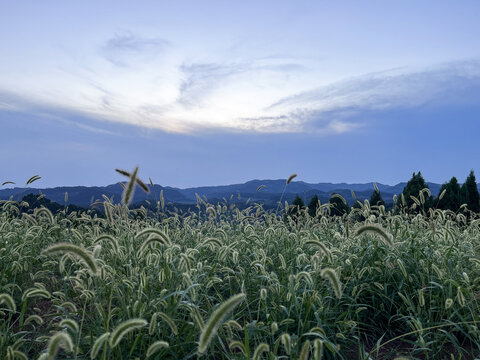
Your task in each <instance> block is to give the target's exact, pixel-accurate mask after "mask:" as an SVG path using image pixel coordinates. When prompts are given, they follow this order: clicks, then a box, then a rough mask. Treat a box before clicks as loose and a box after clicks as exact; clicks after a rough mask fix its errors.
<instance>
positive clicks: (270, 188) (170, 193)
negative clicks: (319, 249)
mask: <svg viewBox="0 0 480 360" xmlns="http://www.w3.org/2000/svg"><path fill="white" fill-rule="evenodd" d="M261 185H264V187H263V188H262V189H261V190H259V191H257V189H258V188H259V187H260V186H261ZM405 185H406V183H404V182H403V183H399V184H396V185H385V184H379V183H377V186H378V188H379V189H380V192H381V193H382V197H383V199H384V200H385V202H386V203H387V204H388V203H392V202H393V196H394V195H395V194H397V195H398V194H400V193H401V192H402V190H403V188H404V187H405ZM428 186H429V187H430V190H431V192H432V195H435V196H436V195H438V193H439V191H440V188H441V184H435V183H428ZM284 187H285V180H251V181H248V182H246V183H243V184H233V185H219V186H202V187H194V188H187V189H179V188H173V187H169V186H165V187H164V186H161V185H154V186H153V188H151V193H150V194H146V193H145V192H143V191H142V190H140V189H138V188H137V190H136V191H135V196H134V199H133V202H134V203H140V202H142V201H145V200H149V201H157V200H159V199H160V192H161V191H162V190H163V196H164V198H165V201H166V202H167V203H168V202H171V203H174V204H195V203H196V196H195V194H198V195H199V196H201V197H204V196H205V197H206V198H207V199H208V201H210V202H217V201H222V200H223V199H227V200H230V199H232V200H234V199H235V200H236V201H238V199H239V197H240V199H241V200H242V201H246V200H247V199H250V200H251V201H252V202H261V203H264V204H265V205H267V206H268V205H270V206H273V205H275V204H276V203H277V201H279V200H280V197H281V194H282V192H283V189H284ZM373 189H374V186H373V182H371V183H366V184H346V183H337V184H335V183H318V184H310V183H306V182H303V181H292V182H291V183H290V184H289V185H288V186H287V188H286V190H285V194H284V196H283V199H284V200H287V201H289V202H291V201H292V200H293V198H294V197H295V195H297V194H298V195H299V196H301V197H302V198H303V199H304V200H305V202H308V201H309V200H310V199H311V198H312V196H313V195H315V194H317V195H318V197H319V199H320V201H322V202H326V201H328V199H329V198H330V196H331V195H332V193H338V194H340V195H342V196H343V197H344V198H345V199H346V200H347V201H348V202H349V203H350V204H352V203H353V202H354V199H353V197H352V193H351V192H352V190H353V191H354V192H355V195H356V197H357V199H359V200H363V199H368V198H370V195H371V194H372V192H373ZM479 189H480V186H479ZM40 192H41V193H42V194H44V195H45V196H46V197H47V198H48V199H50V200H52V201H54V202H57V203H59V204H61V205H66V204H65V193H66V192H67V193H68V202H67V204H73V205H77V206H81V207H88V206H90V204H91V203H92V202H94V201H95V200H98V199H102V195H106V196H108V197H109V198H113V201H114V202H115V203H117V202H119V201H120V200H121V198H122V192H123V188H122V186H121V185H120V184H113V185H107V186H62V187H55V188H46V189H39V188H19V187H15V188H10V189H3V190H0V200H7V199H10V198H11V197H12V198H13V199H14V200H21V199H22V198H23V197H24V196H25V195H27V194H30V193H34V194H39V193H40Z"/></svg>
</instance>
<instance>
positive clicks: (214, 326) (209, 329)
mask: <svg viewBox="0 0 480 360" xmlns="http://www.w3.org/2000/svg"><path fill="white" fill-rule="evenodd" d="M244 299H245V294H237V295H234V296H232V297H231V298H229V299H228V300H226V301H224V302H223V303H222V304H220V306H219V307H218V308H217V310H215V311H214V312H213V313H212V315H211V316H210V318H209V319H208V321H207V324H206V325H205V328H204V329H203V330H202V333H201V334H200V339H199V341H198V353H199V354H203V353H205V351H206V350H207V347H208V345H210V342H211V341H212V339H213V337H214V336H215V334H216V333H217V330H218V328H219V327H220V325H221V323H222V321H223V319H224V318H225V317H226V316H227V315H228V314H229V313H230V312H231V311H233V309H234V308H235V307H236V306H237V305H238V304H240V303H241V302H242V301H243V300H244Z"/></svg>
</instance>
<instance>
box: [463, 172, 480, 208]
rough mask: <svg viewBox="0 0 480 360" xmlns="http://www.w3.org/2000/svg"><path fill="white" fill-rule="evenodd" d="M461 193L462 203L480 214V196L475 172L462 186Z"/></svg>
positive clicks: (471, 173)
mask: <svg viewBox="0 0 480 360" xmlns="http://www.w3.org/2000/svg"><path fill="white" fill-rule="evenodd" d="M460 191H461V195H462V198H461V203H462V204H463V203H465V204H467V207H468V209H469V210H471V211H473V212H476V213H479V212H480V195H479V193H478V187H477V180H476V179H475V174H474V172H473V170H471V171H470V174H469V175H468V177H467V180H465V182H464V183H463V185H462V188H461V189H460Z"/></svg>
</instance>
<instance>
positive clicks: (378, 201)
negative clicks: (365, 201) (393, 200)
mask: <svg viewBox="0 0 480 360" xmlns="http://www.w3.org/2000/svg"><path fill="white" fill-rule="evenodd" d="M370 205H372V206H373V205H377V206H379V205H383V206H385V201H383V198H382V194H380V191H377V190H373V193H372V196H370Z"/></svg>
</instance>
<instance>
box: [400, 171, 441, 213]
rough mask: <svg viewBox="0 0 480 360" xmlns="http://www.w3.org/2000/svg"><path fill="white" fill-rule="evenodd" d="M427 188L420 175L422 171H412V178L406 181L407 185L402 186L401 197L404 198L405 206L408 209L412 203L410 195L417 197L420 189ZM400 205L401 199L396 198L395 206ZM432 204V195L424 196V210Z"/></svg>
mask: <svg viewBox="0 0 480 360" xmlns="http://www.w3.org/2000/svg"><path fill="white" fill-rule="evenodd" d="M425 188H427V189H428V185H427V183H426V182H425V179H424V178H423V176H422V173H421V172H420V171H419V172H418V174H415V173H413V176H412V178H411V179H410V180H409V181H408V183H407V185H406V186H405V187H404V188H403V191H402V194H403V197H404V198H405V203H406V208H407V209H410V208H411V206H412V205H413V203H414V200H413V199H412V198H411V196H414V197H416V198H418V197H419V193H420V191H421V190H423V189H425ZM399 206H400V207H402V206H403V204H402V201H401V200H400V199H398V201H397V207H399ZM431 206H433V197H432V196H428V197H425V204H424V210H427V209H428V208H430V207H431ZM418 211H420V209H418V208H417V212H418Z"/></svg>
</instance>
